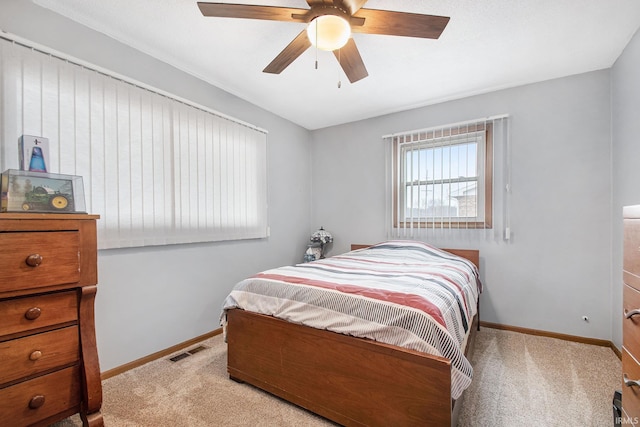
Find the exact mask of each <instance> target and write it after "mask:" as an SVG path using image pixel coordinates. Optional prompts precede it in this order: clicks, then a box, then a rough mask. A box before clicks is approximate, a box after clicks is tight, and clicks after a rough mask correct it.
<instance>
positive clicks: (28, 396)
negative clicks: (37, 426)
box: [0, 366, 81, 426]
mask: <svg viewBox="0 0 640 427" xmlns="http://www.w3.org/2000/svg"><path fill="white" fill-rule="evenodd" d="M80 391H81V390H80V372H79V368H78V367H77V366H73V367H71V368H66V369H62V370H60V371H56V372H53V373H51V374H48V375H43V376H40V377H37V378H34V379H32V380H29V381H25V382H23V383H19V384H16V385H14V386H11V387H5V388H2V389H0V425H1V426H15V425H20V426H22V425H30V424H33V423H36V422H38V421H40V420H44V419H46V418H49V417H52V416H54V415H56V414H59V413H61V412H64V411H67V410H68V409H72V408H76V410H79V409H80V408H79V406H80V396H81V394H80ZM16 420H20V421H19V422H18V423H17V424H16Z"/></svg>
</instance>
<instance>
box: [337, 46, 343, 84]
mask: <svg viewBox="0 0 640 427" xmlns="http://www.w3.org/2000/svg"><path fill="white" fill-rule="evenodd" d="M340 52H342V49H338V89H340V88H341V87H342V82H341V81H340Z"/></svg>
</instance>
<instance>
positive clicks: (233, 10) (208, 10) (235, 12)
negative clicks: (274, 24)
mask: <svg viewBox="0 0 640 427" xmlns="http://www.w3.org/2000/svg"><path fill="white" fill-rule="evenodd" d="M198 7H199V8H200V12H202V14H203V15H204V16H215V17H219V18H245V19H266V20H269V21H288V22H305V21H304V20H299V19H296V18H293V16H292V15H294V14H296V15H302V14H306V13H307V12H309V10H308V9H297V8H291V7H278V6H256V5H248V4H229V3H206V2H198Z"/></svg>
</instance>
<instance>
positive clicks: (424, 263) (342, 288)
mask: <svg viewBox="0 0 640 427" xmlns="http://www.w3.org/2000/svg"><path fill="white" fill-rule="evenodd" d="M480 291H481V285H480V281H479V278H478V270H477V269H476V267H475V266H474V265H473V264H472V263H471V262H470V261H468V260H466V259H464V258H460V257H458V256H456V255H453V254H450V253H448V252H445V251H442V250H440V249H437V248H435V247H433V246H430V245H428V244H426V243H422V242H415V241H404V240H396V241H388V242H384V243H380V244H377V245H374V246H371V247H369V248H366V249H360V250H356V251H351V252H347V253H345V254H343V255H338V256H333V257H331V258H325V259H321V260H317V261H314V262H310V263H306V264H298V265H295V266H287V267H280V268H276V269H272V270H267V271H263V272H261V273H259V274H256V275H255V276H253V277H250V278H248V279H245V280H243V281H241V282H240V283H238V284H237V285H236V286H235V288H234V289H233V291H232V292H231V293H230V294H229V296H228V297H227V299H226V301H225V303H224V307H223V314H222V321H221V323H222V325H223V326H225V324H226V316H225V313H226V310H228V309H230V308H241V309H245V310H248V311H252V312H256V313H261V314H266V315H271V316H275V317H278V318H280V319H283V320H286V321H289V322H293V323H298V324H303V325H306V326H310V327H314V328H318V329H326V330H330V331H333V332H338V333H341V334H346V335H352V336H357V337H361V338H369V339H372V340H376V341H380V342H384V343H387V344H392V345H396V346H400V347H404V348H409V349H412V350H417V351H421V352H425V353H429V354H433V355H438V356H443V357H446V358H447V359H450V360H451V365H452V378H451V381H452V387H451V388H452V390H451V393H452V398H454V399H457V398H458V397H459V396H460V394H461V393H462V392H463V391H464V389H465V388H467V387H468V386H469V384H470V383H471V377H472V373H473V369H472V367H471V364H470V363H469V361H468V360H467V359H466V358H465V357H464V354H463V351H462V349H461V344H462V342H463V340H464V339H465V335H466V334H467V332H468V331H469V329H470V327H471V320H472V319H473V316H474V315H475V314H476V303H477V299H478V293H479V292H480Z"/></svg>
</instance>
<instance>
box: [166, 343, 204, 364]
mask: <svg viewBox="0 0 640 427" xmlns="http://www.w3.org/2000/svg"><path fill="white" fill-rule="evenodd" d="M208 348H209V347H207V346H204V345H199V346H197V347H194V348H192V349H191V350H187V352H186V353H180V354H176V355H175V356H173V357H170V358H169V360H171V361H172V362H177V361H178V360H182V359H184V358H185V357H189V356H191V355H192V354H196V353H199V352H201V351H202V350H207V349H208Z"/></svg>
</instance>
